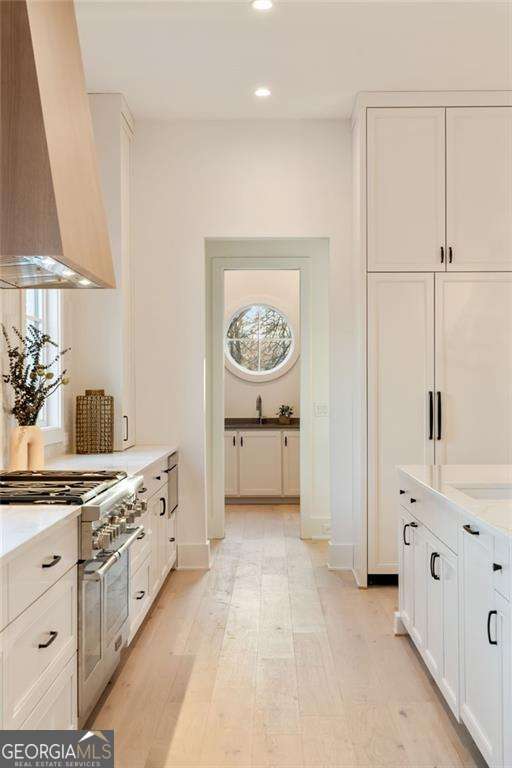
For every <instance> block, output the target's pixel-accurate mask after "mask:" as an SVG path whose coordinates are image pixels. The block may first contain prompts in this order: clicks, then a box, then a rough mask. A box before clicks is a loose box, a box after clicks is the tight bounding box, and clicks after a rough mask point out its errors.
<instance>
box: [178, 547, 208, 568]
mask: <svg viewBox="0 0 512 768" xmlns="http://www.w3.org/2000/svg"><path fill="white" fill-rule="evenodd" d="M210 565H211V563H210V542H209V541H206V542H204V544H178V565H177V569H178V570H179V571H192V570H201V571H207V570H208V569H209V568H210Z"/></svg>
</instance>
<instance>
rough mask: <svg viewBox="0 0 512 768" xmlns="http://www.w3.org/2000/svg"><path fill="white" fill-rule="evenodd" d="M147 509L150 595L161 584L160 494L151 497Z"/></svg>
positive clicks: (161, 525)
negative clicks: (148, 521)
mask: <svg viewBox="0 0 512 768" xmlns="http://www.w3.org/2000/svg"><path fill="white" fill-rule="evenodd" d="M148 509H149V512H150V516H151V567H150V571H149V591H150V594H151V595H154V593H155V592H156V591H157V590H158V589H159V588H160V582H161V576H162V571H161V562H162V554H161V548H162V536H163V530H162V529H163V524H162V522H161V519H162V518H161V516H160V513H161V512H162V502H161V501H160V493H156V494H155V495H154V496H152V497H151V499H150V500H149V503H148Z"/></svg>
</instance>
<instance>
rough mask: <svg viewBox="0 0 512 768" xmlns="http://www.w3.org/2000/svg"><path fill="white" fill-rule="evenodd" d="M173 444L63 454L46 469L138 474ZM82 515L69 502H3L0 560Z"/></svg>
mask: <svg viewBox="0 0 512 768" xmlns="http://www.w3.org/2000/svg"><path fill="white" fill-rule="evenodd" d="M175 450H176V448H175V447H174V446H170V445H138V446H134V447H133V448H129V449H128V450H127V451H119V452H117V453H101V454H90V455H80V456H79V455H76V454H63V455H62V456H56V457H55V458H53V459H51V460H50V461H48V462H47V465H46V469H69V470H88V469H91V470H95V469H114V470H116V469H117V470H124V471H125V472H126V473H127V474H128V475H136V474H138V473H139V472H141V471H142V470H143V469H145V468H146V467H147V466H149V465H150V464H152V463H153V462H155V461H158V459H161V458H163V457H164V456H168V455H169V454H171V453H174V451H175ZM79 515H80V506H76V505H68V504H13V505H8V504H5V505H0V563H1V564H4V563H5V562H7V561H8V560H9V559H10V558H11V557H12V556H13V555H14V554H17V553H19V552H20V550H22V549H23V547H27V546H30V545H31V544H32V543H33V542H34V541H35V540H36V539H38V538H39V537H42V536H44V535H45V534H47V533H48V532H49V531H50V530H51V529H52V528H55V529H56V530H57V529H58V528H59V527H60V526H61V525H63V524H64V523H65V522H66V521H67V520H69V519H71V518H73V517H78V516H79Z"/></svg>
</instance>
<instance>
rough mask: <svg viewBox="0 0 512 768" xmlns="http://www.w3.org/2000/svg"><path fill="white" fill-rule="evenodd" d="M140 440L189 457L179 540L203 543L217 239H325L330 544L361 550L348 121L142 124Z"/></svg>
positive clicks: (138, 186)
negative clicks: (208, 342) (207, 365)
mask: <svg viewBox="0 0 512 768" xmlns="http://www.w3.org/2000/svg"><path fill="white" fill-rule="evenodd" d="M134 174H135V179H134V234H135V248H134V252H135V264H134V273H135V312H136V322H135V326H136V338H135V359H136V363H137V430H138V440H139V442H173V441H175V440H176V441H177V442H179V444H180V448H181V464H182V470H181V480H180V484H181V515H180V523H179V524H180V531H179V536H180V538H181V541H182V542H185V543H202V542H204V540H205V537H206V510H205V470H204V467H205V453H204V451H205V448H204V447H205V428H204V427H205V425H204V356H205V315H204V312H205V305H204V291H205V275H204V269H205V257H204V240H205V238H206V237H220V238H229V237H242V238H243V237H328V238H329V239H330V260H331V263H330V291H331V307H332V310H331V382H332V383H331V457H332V466H333V468H334V471H332V472H331V475H332V487H331V505H332V518H333V531H332V538H333V539H334V540H335V541H337V542H352V540H353V539H352V511H351V480H352V478H351V472H352V466H351V402H350V400H351V382H350V359H351V358H350V351H349V348H350V344H351V334H350V316H351V315H350V308H349V302H350V281H349V264H350V252H351V215H352V214H351V144H350V125H349V122H348V121H334V120H333V121H330V120H319V121H316V120H312V121H248V122H246V121H226V122H220V121H219V122H186V121H183V122H177V123H157V122H139V123H138V124H137V126H136V138H135V146H134Z"/></svg>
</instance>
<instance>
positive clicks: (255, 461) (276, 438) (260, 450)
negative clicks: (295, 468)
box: [238, 429, 282, 496]
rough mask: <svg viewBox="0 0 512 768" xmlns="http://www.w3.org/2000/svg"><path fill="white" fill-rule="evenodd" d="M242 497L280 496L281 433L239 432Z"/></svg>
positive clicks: (276, 431) (267, 431)
mask: <svg viewBox="0 0 512 768" xmlns="http://www.w3.org/2000/svg"><path fill="white" fill-rule="evenodd" d="M239 436H240V449H239V454H238V455H239V473H240V496H280V495H281V489H282V476H281V432H280V431H279V430H275V431H274V430H272V431H270V430H262V431H258V430H256V429H254V430H248V431H246V432H240V433H239Z"/></svg>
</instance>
